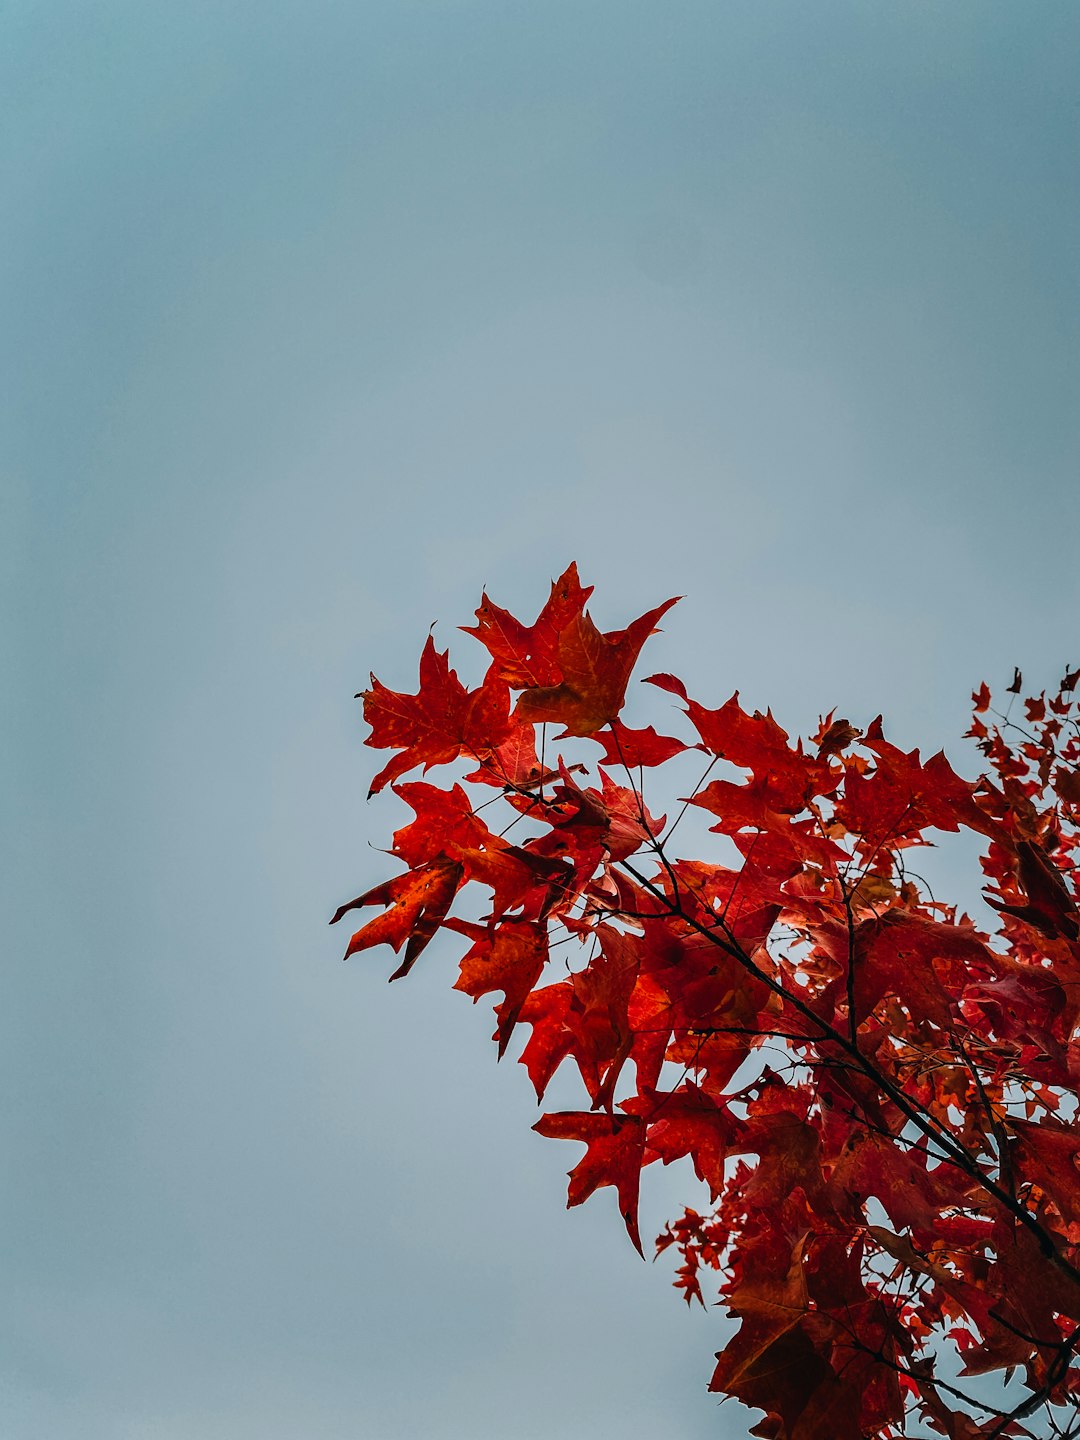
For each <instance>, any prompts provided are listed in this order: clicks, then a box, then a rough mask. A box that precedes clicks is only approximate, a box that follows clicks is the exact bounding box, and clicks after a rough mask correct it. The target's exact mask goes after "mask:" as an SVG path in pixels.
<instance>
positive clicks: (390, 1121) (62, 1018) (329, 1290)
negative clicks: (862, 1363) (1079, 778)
mask: <svg viewBox="0 0 1080 1440" xmlns="http://www.w3.org/2000/svg"><path fill="white" fill-rule="evenodd" d="M3 29H4V44H3V47H2V58H0V70H2V77H0V78H2V84H0V97H2V98H0V106H2V107H3V112H4V113H3V116H2V120H0V165H2V171H0V173H2V177H3V178H2V181H0V183H2V186H3V195H4V203H3V205H2V206H0V215H2V220H0V224H2V227H3V244H2V246H0V264H2V267H3V268H2V278H0V300H2V305H3V323H2V325H0V363H2V365H3V384H2V387H0V404H2V405H3V408H4V411H5V413H4V416H3V424H2V427H0V462H2V471H0V504H2V507H3V510H2V514H3V523H2V525H0V544H2V545H3V547H4V551H5V554H4V558H3V564H2V567H0V577H2V578H0V584H2V585H3V593H4V602H5V603H4V605H3V610H2V617H3V618H2V621H0V645H2V647H3V648H2V652H0V653H2V655H3V659H4V663H5V673H6V674H7V676H8V678H9V684H8V686H7V687H5V688H6V692H7V693H6V694H5V696H4V700H3V712H2V713H3V717H4V727H5V730H6V731H7V732H8V734H9V735H10V737H11V738H10V742H9V743H8V744H7V745H5V747H4V758H3V770H2V774H3V783H4V796H5V798H4V804H3V814H4V821H3V824H4V829H5V832H6V835H5V854H4V867H3V869H4V882H5V883H4V887H3V889H4V908H5V933H6V939H7V955H8V962H7V967H6V974H7V991H6V996H5V1004H4V1006H3V1018H2V1020H0V1027H2V1030H3V1033H2V1035H0V1066H2V1071H3V1085H2V1088H0V1096H2V1097H3V1098H2V1099H0V1121H2V1141H0V1143H2V1149H3V1154H4V1156H5V1160H6V1163H5V1165H4V1166H3V1171H4V1177H5V1178H4V1180H3V1182H2V1187H0V1225H2V1228H0V1233H2V1234H3V1235H4V1237H5V1258H6V1264H5V1275H6V1283H5V1286H4V1294H3V1298H2V1300H0V1333H2V1335H3V1345H2V1347H0V1350H2V1353H3V1355H4V1357H5V1358H4V1360H3V1362H2V1367H3V1368H2V1370H0V1417H3V1428H4V1431H5V1433H6V1434H10V1435H12V1436H17V1437H19V1440H39V1437H40V1440H46V1437H48V1440H55V1437H57V1436H64V1435H75V1434H77V1435H79V1436H80V1437H85V1440H189V1437H191V1440H196V1437H198V1440H219V1437H220V1440H248V1437H251V1440H255V1437H258V1440H292V1437H295V1436H300V1435H305V1436H306V1435H312V1436H316V1437H319V1440H346V1437H347V1440H353V1437H373V1440H411V1437H414V1436H417V1435H421V1434H422V1435H424V1436H425V1437H428V1440H464V1437H469V1440H474V1437H477V1436H493V1437H494V1436H499V1437H502V1436H506V1435H511V1436H514V1437H521V1440H533V1437H547V1436H553V1435H557V1436H560V1437H566V1440H578V1437H582V1440H584V1437H586V1436H588V1437H595V1436H601V1437H603V1436H607V1435H616V1434H617V1435H619V1436H620V1437H621V1440H645V1437H650V1440H651V1437H653V1436H654V1435H656V1434H657V1433H663V1434H665V1435H667V1436H673V1437H682V1440H705V1437H706V1436H717V1435H719V1436H728V1435H730V1436H732V1437H736V1436H739V1435H741V1434H744V1433H745V1415H744V1414H743V1413H739V1412H737V1411H736V1409H735V1407H734V1406H733V1405H728V1406H726V1407H725V1408H724V1409H723V1410H721V1411H719V1412H718V1411H717V1409H716V1405H715V1400H714V1399H713V1398H711V1397H709V1396H707V1395H706V1393H705V1382H706V1380H707V1378H708V1375H709V1373H710V1368H711V1357H712V1353H713V1351H714V1350H715V1349H717V1348H718V1346H719V1344H720V1343H721V1325H722V1322H721V1321H720V1320H719V1318H718V1317H717V1316H716V1315H695V1314H687V1313H685V1312H684V1310H683V1308H682V1307H681V1304H680V1302H679V1301H678V1300H677V1298H676V1296H675V1294H674V1292H673V1291H671V1290H670V1289H669V1281H670V1273H669V1272H668V1271H667V1270H666V1269H665V1268H664V1263H663V1262H660V1263H659V1264H657V1265H656V1266H642V1265H641V1263H640V1261H638V1260H637V1258H636V1256H635V1255H634V1254H633V1252H632V1250H631V1249H630V1247H629V1245H628V1243H627V1241H626V1239H625V1236H624V1235H623V1234H622V1233H621V1229H620V1226H619V1224H618V1220H617V1217H616V1215H615V1212H614V1208H613V1206H612V1205H611V1204H610V1203H608V1202H609V1198H610V1197H608V1196H605V1195H600V1196H598V1197H597V1198H596V1199H595V1200H594V1201H593V1202H591V1203H590V1204H589V1205H588V1206H586V1207H584V1209H582V1210H577V1211H574V1212H571V1213H569V1214H568V1213H567V1212H566V1211H565V1210H564V1209H563V1204H564V1196H565V1188H564V1187H565V1171H566V1169H567V1168H568V1165H569V1164H570V1163H572V1155H571V1154H570V1153H568V1152H570V1149H571V1147H567V1146H561V1145H558V1144H555V1143H554V1142H549V1141H543V1140H541V1139H539V1138H538V1137H536V1136H534V1135H533V1134H531V1132H530V1130H529V1125H530V1124H531V1123H532V1120H533V1119H534V1118H535V1117H534V1105H533V1101H532V1097H531V1091H530V1089H529V1086H528V1082H527V1079H526V1077H525V1075H524V1073H523V1071H521V1069H520V1067H515V1066H511V1065H508V1064H504V1065H503V1066H501V1067H498V1068H496V1066H495V1063H494V1052H493V1050H492V1049H491V1047H490V1046H489V1044H488V1039H487V1037H488V1035H489V1033H490V1028H491V1026H490V1022H489V1019H488V1016H487V1014H486V1013H485V1011H484V1009H483V1007H478V1008H477V1009H475V1010H474V1009H472V1008H471V1007H470V1006H469V1005H468V1004H467V1003H466V1002H465V1001H464V1000H463V998H462V997H461V996H460V995H454V994H451V993H450V991H449V986H450V983H451V980H452V978H453V972H454V966H453V960H454V958H455V957H454V956H453V955H452V954H450V953H449V952H443V953H442V954H440V953H438V950H437V948H436V947H432V950H431V951H429V952H428V954H426V955H425V956H424V963H423V965H422V966H420V967H418V969H417V971H416V972H415V974H414V976H413V977H411V978H410V980H409V981H408V983H407V984H405V985H396V986H394V987H393V988H392V989H387V987H386V985H385V982H384V976H385V974H386V973H387V971H388V968H389V966H388V965H386V964H384V963H383V959H382V957H381V956H380V955H379V954H374V955H367V956H364V957H361V959H360V960H358V961H357V962H355V963H351V964H350V965H348V966H342V965H341V964H340V962H339V955H340V951H341V938H340V937H339V936H338V935H337V934H336V933H335V932H331V931H328V930H327V929H326V927H325V920H326V918H327V917H328V916H329V914H330V913H331V912H332V911H333V909H334V907H335V906H336V905H337V904H338V903H339V901H340V900H342V899H343V898H344V897H346V896H348V895H352V894H355V893H357V892H358V891H359V890H360V889H362V888H364V886H365V885H366V884H370V883H373V882H374V881H375V880H377V879H380V878H382V873H383V866H384V861H383V859H382V857H380V856H379V855H378V854H377V853H376V851H374V850H373V849H372V848H371V846H372V845H375V846H377V845H380V844H382V843H384V842H385V839H386V836H387V834H388V832H389V829H390V827H391V826H392V824H393V823H394V821H395V820H396V818H397V815H398V813H399V812H398V811H397V810H396V809H395V808H394V802H393V799H392V798H389V799H387V800H385V801H380V802H378V803H375V804H372V805H371V806H366V805H365V803H364V799H363V797H364V794H365V792H366V789H367V784H368V781H369V779H370V777H371V774H372V771H373V768H374V758H375V757H374V755H373V753H372V752H370V751H365V750H364V749H363V748H362V746H361V741H362V737H363V731H362V727H361V725H360V723H359V713H358V706H357V704H356V702H355V701H354V700H353V699H352V697H353V694H354V692H355V691H357V690H359V689H361V688H362V686H363V685H364V684H365V683H366V678H367V674H368V671H369V670H374V671H375V672H376V673H377V674H378V675H379V676H380V678H382V679H383V680H384V681H385V682H386V683H388V684H390V685H392V686H393V687H394V688H397V689H410V688H412V685H413V680H414V677H415V661H416V657H417V655H418V653H419V649H420V647H421V645H422V642H423V637H424V635H425V633H426V631H427V629H428V627H429V625H430V624H431V623H432V622H433V621H438V622H439V628H438V630H437V632H436V633H437V634H438V635H440V636H441V637H442V639H443V640H444V641H449V642H450V643H451V644H452V646H453V649H454V653H455V654H457V655H460V656H461V657H462V660H463V664H464V666H465V668H466V669H468V668H469V667H475V666H476V665H477V663H478V662H477V659H476V656H475V653H473V647H471V642H469V641H468V640H467V639H466V638H465V637H461V636H459V637H457V639H453V634H454V631H453V627H454V626H455V625H458V624H462V623H466V622H467V621H468V620H469V618H470V615H471V611H472V609H473V608H474V606H475V604H476V603H477V601H478V598H479V593H480V590H481V587H482V586H483V585H484V584H487V585H488V587H489V588H490V590H491V592H492V593H493V595H494V596H495V597H496V598H497V599H499V600H500V601H502V603H504V604H508V605H510V606H511V608H519V609H521V610H522V611H526V610H529V609H533V610H535V608H536V607H537V606H538V605H539V603H540V601H541V599H542V597H543V594H544V593H545V591H546V588H547V582H548V580H549V579H550V577H551V576H552V575H554V574H557V573H559V571H561V570H562V568H563V567H564V565H565V564H566V562H567V561H568V560H569V559H571V558H577V559H578V560H579V562H580V564H581V567H582V571H583V574H584V575H585V577H586V578H587V579H588V580H590V581H592V582H594V583H595V584H596V585H597V596H596V606H595V610H596V614H597V617H598V619H599V620H600V621H601V623H602V624H604V625H606V626H607V627H608V628H611V627H614V626H616V625H619V624H622V623H624V622H625V620H626V619H627V618H629V617H630V616H631V615H635V614H638V613H640V612H641V611H642V610H644V609H646V608H648V607H649V606H651V605H652V604H654V603H656V602H657V601H659V600H661V599H664V598H666V597H667V596H668V595H670V594H673V593H677V594H683V595H685V596H686V599H685V600H684V601H683V603H682V604H681V605H680V606H679V607H678V609H677V610H676V611H675V612H673V614H672V615H671V616H669V617H668V620H667V622H666V623H665V631H666V633H665V634H664V635H663V636H661V637H659V638H658V639H657V640H655V641H653V642H651V650H652V653H651V656H650V665H649V669H650V670H655V669H661V668H663V669H673V670H676V671H678V672H679V673H680V674H682V675H684V677H685V678H686V680H687V682H688V683H689V685H690V688H691V689H692V690H693V691H694V692H695V693H697V694H699V695H700V696H701V698H702V699H703V700H705V701H711V702H717V701H719V700H722V699H724V698H726V696H727V695H728V694H729V693H730V692H731V690H733V689H734V688H736V687H739V688H740V689H741V690H742V692H743V694H744V697H745V698H746V699H747V700H748V701H750V702H752V703H753V704H755V705H761V706H765V705H772V707H773V709H774V710H775V711H776V713H777V715H778V716H779V717H780V718H781V720H782V721H783V722H784V723H785V724H786V725H788V727H789V728H792V729H800V728H806V727H808V726H810V725H812V724H813V723H814V721H815V719H816V716H817V715H818V713H819V712H820V711H822V710H824V709H828V708H831V707H832V706H833V705H838V706H839V707H840V709H841V711H842V712H843V713H846V714H848V715H849V716H850V717H851V718H852V719H854V720H856V721H865V720H867V719H869V718H870V717H872V716H873V715H874V714H876V713H877V712H878V711H883V712H884V714H885V717H886V722H887V725H888V728H889V733H890V734H891V735H892V736H893V737H894V738H895V739H896V740H897V741H898V742H900V743H903V744H905V745H907V746H910V745H915V744H919V745H922V746H923V747H924V748H925V749H927V750H933V749H936V748H938V747H939V746H940V745H943V744H944V745H946V746H948V747H949V748H950V750H951V753H953V754H954V755H955V756H956V757H957V763H958V764H961V762H962V761H963V760H964V751H963V749H962V747H961V746H960V745H959V743H958V741H957V739H956V737H957V736H958V735H959V734H960V732H961V731H962V730H963V729H964V728H965V724H966V706H967V696H968V693H969V691H970V689H971V688H972V686H973V685H974V684H975V683H977V682H978V681H979V680H981V679H983V678H988V679H990V680H991V681H998V682H999V683H1000V681H1001V680H1002V679H1005V678H1007V677H1009V676H1011V667H1012V665H1013V664H1014V663H1016V664H1020V665H1021V666H1022V667H1023V668H1024V670H1025V672H1026V674H1027V676H1028V678H1029V679H1030V680H1031V681H1032V682H1033V683H1034V684H1035V685H1038V684H1041V683H1043V682H1049V681H1052V680H1054V679H1056V677H1057V675H1058V674H1059V673H1060V672H1059V667H1060V665H1061V664H1062V663H1063V662H1064V661H1066V660H1068V661H1072V662H1073V663H1075V662H1076V660H1077V656H1078V643H1077V633H1076V630H1077V624H1076V622H1077V615H1078V599H1080V580H1078V574H1080V572H1078V570H1077V566H1076V535H1077V533H1078V531H1077V523H1078V520H1080V513H1078V512H1080V487H1078V486H1077V483H1076V474H1077V460H1078V458H1080V446H1078V438H1080V436H1078V418H1077V417H1078V415H1080V408H1078V406H1077V379H1078V373H1077V372H1078V365H1077V355H1078V353H1080V348H1078V344H1077V341H1078V338H1080V337H1078V335H1077V329H1078V318H1080V306H1078V266H1077V260H1076V237H1077V222H1078V219H1080V213H1078V212H1080V204H1078V184H1077V172H1076V155H1077V142H1078V139H1080V136H1078V133H1077V132H1078V128H1080V109H1078V107H1077V102H1076V90H1075V55H1076V53H1077V43H1078V41H1080V14H1078V12H1077V9H1076V7H1075V6H1074V5H1071V4H1064V3H1054V0H1044V3H1042V4H1040V5H1039V6H1037V7H1028V6H1020V5H1011V4H997V3H993V0H980V3H978V4H974V3H965V0H951V3H949V4H947V5H946V4H941V3H938V4H927V3H909V4H904V5H895V6H883V5H882V6H869V5H865V4H856V3H851V4H843V3H837V0H822V3H818V4H815V5H813V6H805V5H797V4H794V3H761V0H754V3H733V0H723V3H716V0H711V3H702V4H693V3H681V0H668V3H665V4H662V5H660V4H651V5H649V4H640V3H631V0H620V3H617V4H616V3H599V0H597V3H585V4H582V3H580V0H579V3H575V4H569V3H561V0H546V3H543V4H540V3H535V0H534V3H531V4H515V3H508V0H500V3H498V4H496V3H468V0H444V3H439V0H428V3H412V0H393V3H376V0H369V3H358V4H353V5H345V4H332V3H326V0H309V3H305V4H303V5H301V4H298V3H279V4H262V5H260V6H258V7H256V6H254V5H248V4H241V3H236V4H229V5H220V4H201V5H200V4H191V5H185V6H180V7H178V6H175V5H170V6H166V5H164V4H158V3H155V0H140V3H138V4H135V3H130V4H94V3H89V4H78V5H75V4H67V3H63V0H57V3H54V4H51V5H48V6H39V5H30V4H20V3H14V4H9V5H6V6H4V7H3ZM459 641H460V642H461V643H460V644H459ZM965 763H968V764H970V759H968V760H967V761H966V762H965ZM957 873H958V875H959V871H958V872H957ZM958 883H970V881H967V882H962V881H960V880H958ZM648 1179H649V1181H650V1182H651V1183H650V1184H649V1185H648V1186H647V1191H648V1193H647V1195H646V1215H647V1217H648V1218H647V1221H646V1225H654V1226H658V1225H659V1223H660V1221H661V1219H662V1218H663V1217H664V1216H665V1215H666V1214H668V1213H672V1212H674V1211H675V1210H676V1209H677V1207H678V1206H679V1204H680V1202H681V1201H683V1200H688V1199H693V1198H694V1191H693V1187H692V1184H691V1177H689V1176H686V1175H679V1174H678V1173H677V1172H675V1171H670V1172H665V1173H664V1174H663V1175H657V1176H653V1175H651V1174H650V1175H649V1177H648ZM646 1225H643V1229H645V1228H646Z"/></svg>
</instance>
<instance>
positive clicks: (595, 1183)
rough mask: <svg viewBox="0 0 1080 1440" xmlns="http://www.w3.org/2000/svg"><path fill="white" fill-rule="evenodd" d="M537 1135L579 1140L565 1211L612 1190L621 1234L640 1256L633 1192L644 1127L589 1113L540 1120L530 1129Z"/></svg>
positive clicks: (635, 1191)
mask: <svg viewBox="0 0 1080 1440" xmlns="http://www.w3.org/2000/svg"><path fill="white" fill-rule="evenodd" d="M533 1129H534V1130H535V1131H536V1133H537V1134H538V1135H546V1136H548V1138H549V1139H553V1140H581V1141H582V1142H583V1143H584V1144H585V1145H586V1146H587V1149H586V1151H585V1154H584V1156H583V1157H582V1159H581V1160H579V1161H578V1163H577V1165H575V1166H574V1168H573V1170H571V1171H570V1192H569V1198H568V1199H567V1202H566V1203H567V1206H574V1205H581V1204H583V1203H584V1202H585V1201H586V1200H587V1199H588V1198H589V1196H590V1195H591V1194H592V1193H593V1192H594V1191H595V1190H598V1189H600V1187H601V1186H604V1185H613V1186H614V1187H615V1191H616V1194H617V1195H618V1197H619V1212H620V1214H621V1215H622V1218H623V1223H624V1224H625V1225H626V1232H627V1234H628V1235H629V1236H630V1239H631V1241H632V1242H633V1245H634V1249H635V1250H636V1251H637V1252H638V1254H639V1255H643V1254H644V1252H643V1251H642V1248H641V1235H640V1233H639V1231H638V1191H639V1188H640V1182H641V1166H642V1163H643V1160H644V1149H645V1126H644V1124H643V1123H642V1121H641V1120H640V1119H639V1118H638V1117H637V1116H636V1115H602V1114H601V1115H598V1114H596V1113H595V1112H594V1111H580V1110H579V1111H567V1112H564V1113H562V1114H557V1115H545V1116H543V1117H542V1119H540V1120H538V1121H537V1122H536V1124H535V1125H534V1126H533Z"/></svg>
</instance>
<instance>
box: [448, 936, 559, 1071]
mask: <svg viewBox="0 0 1080 1440" xmlns="http://www.w3.org/2000/svg"><path fill="white" fill-rule="evenodd" d="M547 958H548V937H547V927H546V926H545V925H541V924H538V923H537V922H535V921H513V920H508V921H504V923H503V924H501V925H499V926H498V927H497V928H496V929H495V930H494V932H493V933H492V932H490V931H489V932H487V933H485V934H483V935H482V936H480V938H478V939H477V941H476V944H475V945H474V946H473V948H472V949H471V950H470V951H469V953H468V954H467V955H466V956H465V958H464V959H463V960H462V962H461V974H460V975H459V976H458V978H457V981H456V982H455V984H454V989H455V990H462V991H464V992H465V994H466V995H471V996H472V998H473V1000H474V1001H475V1000H479V999H480V997H481V995H489V994H490V993H491V992H492V990H501V991H502V992H503V1003H502V1004H501V1005H500V1006H499V1008H498V1010H497V1011H496V1014H497V1016H498V1020H499V1028H498V1032H497V1033H498V1039H499V1059H500V1060H501V1059H502V1057H503V1055H504V1054H505V1053H506V1047H507V1045H508V1044H509V1043H510V1036H511V1035H512V1034H513V1032H514V1026H515V1025H516V1024H517V1021H518V1016H519V1015H520V1014H521V1007H522V1005H524V1003H525V999H526V997H527V996H528V995H529V994H530V993H531V991H532V990H533V988H534V987H535V985H536V982H537V981H538V980H539V978H540V975H541V973H542V971H543V969H544V966H545V965H546V964H547Z"/></svg>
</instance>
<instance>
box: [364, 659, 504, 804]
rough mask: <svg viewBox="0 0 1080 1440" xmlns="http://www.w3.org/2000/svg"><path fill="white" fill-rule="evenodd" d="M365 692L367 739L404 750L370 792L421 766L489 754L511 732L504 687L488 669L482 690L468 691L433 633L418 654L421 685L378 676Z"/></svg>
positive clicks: (375, 744)
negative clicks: (404, 691)
mask: <svg viewBox="0 0 1080 1440" xmlns="http://www.w3.org/2000/svg"><path fill="white" fill-rule="evenodd" d="M361 693H362V695H363V700H364V719H365V720H366V721H367V723H368V724H369V725H370V726H371V735H370V736H369V737H368V739H367V740H366V741H365V742H364V743H365V744H367V745H372V746H374V747H375V748H376V749H380V750H385V749H395V750H401V751H402V753H401V754H400V755H395V756H394V757H393V759H391V760H390V761H388V762H387V764H386V765H385V766H384V767H383V768H382V770H380V771H379V773H378V775H376V776H375V779H374V780H373V781H372V782H371V788H370V790H369V791H368V794H369V795H375V794H377V793H378V792H379V791H380V790H382V789H383V787H384V786H385V785H386V784H388V783H389V781H391V780H396V779H397V778H398V776H399V775H404V774H405V773H406V771H408V770H412V769H413V768H414V767H415V766H417V765H423V767H424V769H425V770H429V769H431V767H432V766H433V765H446V764H449V763H450V761H451V760H456V759H457V757H458V756H459V755H460V754H462V753H463V752H464V753H465V754H468V755H472V756H474V757H477V758H478V757H479V756H481V755H484V754H488V753H490V752H491V751H492V750H494V749H495V748H497V746H498V745H500V744H502V742H503V741H504V740H505V739H506V737H507V735H508V734H509V733H510V729H511V726H510V697H509V692H508V691H507V689H506V686H505V685H504V684H502V683H501V682H500V681H499V679H498V677H497V676H495V675H494V674H492V673H491V672H490V671H489V672H488V676H487V678H486V679H485V681H484V683H483V685H481V687H480V688H479V690H472V691H470V690H466V688H465V686H464V685H462V683H461V681H460V680H459V679H458V677H457V674H456V673H455V672H454V671H453V670H451V669H450V666H449V663H448V652H444V653H443V654H441V655H440V654H439V652H438V651H437V650H436V649H435V642H434V640H433V639H432V638H431V636H430V635H429V636H428V642H427V644H426V645H425V646H424V653H423V655H422V656H421V657H420V689H419V690H418V691H417V693H416V694H415V695H400V694H398V693H397V691H395V690H389V689H387V687H386V686H385V685H383V684H382V683H381V682H380V681H379V680H376V678H375V676H374V675H372V677H371V689H370V690H365V691H363V692H361Z"/></svg>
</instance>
